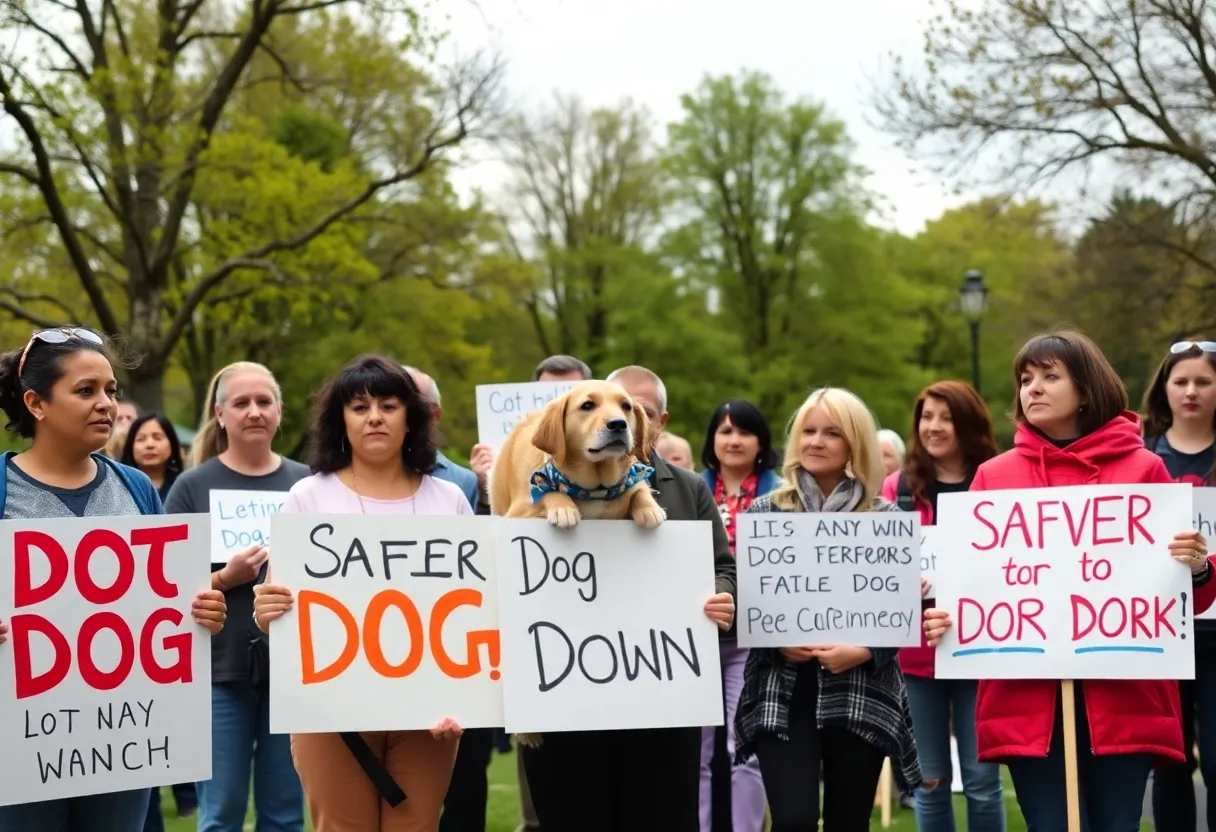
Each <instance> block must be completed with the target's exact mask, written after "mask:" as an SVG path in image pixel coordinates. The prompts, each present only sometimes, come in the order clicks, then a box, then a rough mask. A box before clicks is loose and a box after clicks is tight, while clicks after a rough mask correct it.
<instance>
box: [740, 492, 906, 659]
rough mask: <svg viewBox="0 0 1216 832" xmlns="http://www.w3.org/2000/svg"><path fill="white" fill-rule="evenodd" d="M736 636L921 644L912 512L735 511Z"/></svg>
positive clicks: (751, 641) (769, 642) (753, 641)
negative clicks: (752, 512)
mask: <svg viewBox="0 0 1216 832" xmlns="http://www.w3.org/2000/svg"><path fill="white" fill-rule="evenodd" d="M736 535H737V537H736V543H735V552H736V555H737V558H736V563H737V564H738V569H739V646H740V647H805V646H809V645H815V644H859V645H865V646H866V647H916V646H919V645H920V629H919V626H920V616H921V612H920V611H921V603H920V601H921V597H920V554H919V549H920V517H918V516H917V515H915V514H909V513H902V512H901V513H896V512H870V511H867V512H847V513H825V514H808V513H805V512H797V513H792V512H791V513H775V514H742V515H739V519H738V531H737V533H736Z"/></svg>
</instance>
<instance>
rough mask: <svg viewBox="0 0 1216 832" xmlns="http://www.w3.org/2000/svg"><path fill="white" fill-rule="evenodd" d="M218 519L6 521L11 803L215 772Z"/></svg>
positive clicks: (2, 670)
mask: <svg viewBox="0 0 1216 832" xmlns="http://www.w3.org/2000/svg"><path fill="white" fill-rule="evenodd" d="M209 524H210V520H209V518H208V517H207V515H205V514H199V515H174V516H172V517H169V516H161V517H104V518H98V517H90V518H83V519H76V518H71V519H56V520H40V521H16V520H12V521H5V522H4V523H2V524H0V563H2V564H3V568H0V619H3V620H4V621H6V622H7V623H8V625H9V642H8V643H7V644H5V645H3V646H0V745H2V747H3V748H4V754H3V755H0V760H2V761H0V805H10V804H14V803H29V802H32V801H41V800H51V799H54V798H62V797H76V796H81V795H89V794H100V793H104V792H114V791H123V790H127V789H138V788H145V787H150V786H160V785H164V784H166V783H184V782H193V781H198V780H208V779H210V778H211V636H210V634H209V633H208V632H207V631H206V630H204V629H203V628H202V627H199V626H198V625H197V624H195V623H194V621H193V620H192V618H191V615H190V610H191V605H192V603H193V601H194V597H195V595H196V594H197V593H198V591H199V590H200V589H204V588H206V587H207V586H208V573H209V571H210V567H209V565H208V556H209V549H210V547H209V541H208V534H207V532H208V527H209Z"/></svg>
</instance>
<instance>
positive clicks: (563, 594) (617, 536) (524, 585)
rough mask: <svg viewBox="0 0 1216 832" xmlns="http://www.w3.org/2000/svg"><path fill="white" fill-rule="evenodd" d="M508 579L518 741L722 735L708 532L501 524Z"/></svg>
mask: <svg viewBox="0 0 1216 832" xmlns="http://www.w3.org/2000/svg"><path fill="white" fill-rule="evenodd" d="M498 575H499V582H500V583H499V610H500V615H501V625H502V652H503V661H504V662H505V664H506V671H505V673H504V677H503V698H504V702H505V706H506V708H505V709H506V729H507V730H508V731H511V732H517V733H521V732H538V731H539V732H544V731H584V730H593V729H594V730H612V729H624V728H672V727H682V726H694V725H700V726H705V725H721V724H722V721H723V712H722V673H721V664H720V657H719V652H718V628H717V626H716V625H715V624H714V623H713V622H712V621H710V620H709V618H707V617H706V615H705V611H704V607H705V602H706V601H708V600H709V598H710V597H711V596H712V595H713V594H714V555H713V536H712V532H711V528H710V524H709V523H707V522H703V521H672V520H669V521H667V522H666V523H663V524H662V525H661V526H659V527H658V528H657V529H653V530H649V531H647V530H644V529H639V528H638V527H637V526H636V525H634V524H633V523H632V522H631V521H628V520H584V521H583V522H581V523H580V524H579V525H578V526H577V527H575V528H574V529H572V530H561V529H557V528H555V527H554V526H551V525H549V523H547V522H546V521H544V520H503V521H500V525H499V546H498Z"/></svg>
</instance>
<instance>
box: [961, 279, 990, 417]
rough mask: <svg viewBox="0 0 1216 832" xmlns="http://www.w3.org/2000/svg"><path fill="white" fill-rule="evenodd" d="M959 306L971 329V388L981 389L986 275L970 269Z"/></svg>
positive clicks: (986, 303)
mask: <svg viewBox="0 0 1216 832" xmlns="http://www.w3.org/2000/svg"><path fill="white" fill-rule="evenodd" d="M958 305H959V307H960V308H961V309H962V310H963V317H964V318H966V319H967V324H968V326H970V327H971V386H972V387H974V388H975V390H976V392H977V393H978V392H979V389H980V320H981V319H982V318H983V317H984V310H985V309H986V308H987V307H988V287H987V286H985V285H984V273H983V272H981V271H980V270H979V269H970V270H969V271H968V272H967V275H966V277H964V278H963V285H962V286H960V287H959V289H958Z"/></svg>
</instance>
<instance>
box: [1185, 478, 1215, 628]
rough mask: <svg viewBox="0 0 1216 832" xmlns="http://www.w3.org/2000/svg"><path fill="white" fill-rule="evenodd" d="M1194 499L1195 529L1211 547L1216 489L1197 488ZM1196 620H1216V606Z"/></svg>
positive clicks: (1213, 532) (1194, 491) (1200, 614)
mask: <svg viewBox="0 0 1216 832" xmlns="http://www.w3.org/2000/svg"><path fill="white" fill-rule="evenodd" d="M1191 493H1192V495H1193V497H1194V506H1193V522H1194V526H1195V528H1196V529H1197V530H1198V531H1199V532H1200V533H1201V534H1202V535H1203V537H1204V539H1205V540H1207V541H1209V543H1208V545H1209V547H1210V546H1212V545H1213V541H1216V488H1196V489H1194V490H1193V491H1192V492H1191ZM1195 617H1196V618H1203V619H1207V620H1212V619H1216V604H1213V605H1212V606H1210V607H1208V608H1207V609H1206V610H1204V611H1203V612H1201V613H1199V615H1197V616H1195Z"/></svg>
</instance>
